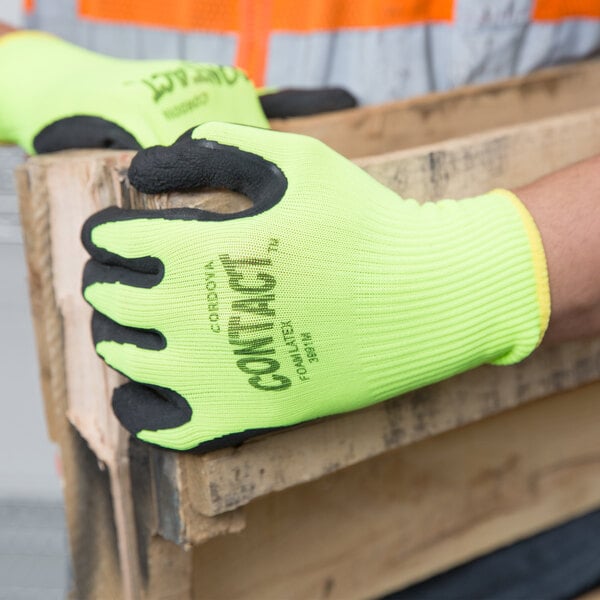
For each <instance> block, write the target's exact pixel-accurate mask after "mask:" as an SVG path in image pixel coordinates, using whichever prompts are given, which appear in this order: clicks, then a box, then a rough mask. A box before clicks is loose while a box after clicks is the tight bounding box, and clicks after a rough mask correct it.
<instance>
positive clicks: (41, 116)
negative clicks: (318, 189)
mask: <svg viewBox="0 0 600 600" xmlns="http://www.w3.org/2000/svg"><path fill="white" fill-rule="evenodd" d="M0 78H1V79H2V81H3V82H4V85H3V88H2V94H1V95H0V140H2V141H5V142H13V143H16V144H18V145H20V146H21V147H22V148H23V149H24V150H25V151H26V152H28V153H30V154H34V153H41V152H51V151H55V150H63V149H66V148H94V147H105V148H133V149H139V148H141V147H147V146H152V145H155V144H170V143H172V142H174V141H175V140H176V139H177V138H178V137H179V136H180V135H181V134H182V133H184V132H185V131H187V130H188V129H190V128H192V127H195V126H197V125H198V124H199V123H201V122H203V121H232V122H237V123H243V124H246V125H253V126H257V127H268V123H267V120H266V117H265V115H264V113H263V111H262V109H261V106H260V102H259V100H258V97H257V94H256V91H255V89H254V86H253V85H252V83H251V82H250V81H249V80H248V78H247V77H246V75H245V74H244V73H243V72H242V71H240V70H239V69H235V68H233V67H224V66H218V65H212V64H203V63H194V62H187V61H182V60H161V61H143V60H122V59H117V58H112V57H108V56H103V55H101V54H96V53H94V52H90V51H88V50H84V49H83V48H80V47H78V46H75V45H73V44H69V43H67V42H65V41H63V40H61V39H59V38H56V37H54V36H52V35H49V34H45V33H40V32H33V31H17V32H14V33H10V34H7V35H5V36H3V37H2V38H0Z"/></svg>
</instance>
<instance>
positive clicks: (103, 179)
mask: <svg viewBox="0 0 600 600" xmlns="http://www.w3.org/2000/svg"><path fill="white" fill-rule="evenodd" d="M597 152H600V109H594V110H589V111H581V112H577V113H569V114H567V115H563V116H561V117H554V118H551V119H546V120H541V121H538V122H534V123H530V124H527V125H523V126H518V127H511V128H504V129H501V130H492V131H489V132H486V133H482V134H478V135H475V136H470V137H466V138H461V139H458V140H451V141H448V142H443V143H440V144H437V145H435V146H429V147H424V148H421V149H419V150H414V151H408V150H406V151H401V152H398V153H393V154H388V155H382V156H380V157H373V158H370V159H365V160H363V161H361V163H360V164H361V165H362V166H363V167H364V168H365V169H366V170H368V171H369V172H370V173H371V174H373V175H374V176H375V177H377V178H378V179H379V180H380V181H382V182H383V183H385V184H386V185H388V186H389V187H392V188H394V189H396V190H397V191H400V192H402V193H403V194H404V195H406V196H408V195H410V196H416V197H419V198H423V199H431V198H433V197H436V196H437V197H440V196H452V195H455V196H458V195H467V194H476V193H479V192H483V191H485V190H486V189H488V188H489V187H492V186H495V185H500V184H502V185H505V186H514V185H518V184H521V183H525V182H527V181H529V180H531V179H533V178H535V177H537V176H540V175H542V174H544V173H546V172H549V171H552V170H555V169H558V168H560V167H561V166H564V165H566V164H569V163H572V162H574V161H576V160H579V159H582V158H584V157H586V156H591V155H593V154H595V153H597ZM129 158H130V154H128V153H115V154H113V155H106V154H98V153H78V154H69V155H63V156H60V157H39V158H35V159H32V160H31V161H30V163H29V164H28V166H26V167H25V170H26V171H28V172H30V173H33V172H35V170H36V169H42V170H44V171H45V173H46V175H45V181H46V187H47V189H46V191H45V192H44V194H45V195H44V194H40V197H44V198H45V200H44V201H46V202H48V203H49V206H51V207H52V208H51V215H52V218H51V227H52V228H53V229H52V235H51V238H52V239H53V240H60V244H59V246H60V248H55V247H54V246H53V253H54V256H53V259H52V264H53V271H54V272H53V274H54V279H53V285H54V287H55V296H56V297H57V309H58V311H59V315H60V316H59V320H61V319H62V322H63V328H64V335H65V339H66V340H67V343H66V345H65V348H66V356H67V374H68V384H67V389H68V398H69V400H68V407H69V408H68V414H69V419H70V420H71V421H72V422H73V423H74V424H75V425H76V427H77V428H78V430H79V431H80V432H81V433H82V434H83V435H84V437H85V438H86V440H87V441H88V443H90V445H91V447H92V448H93V449H94V451H95V452H96V453H97V455H98V456H99V457H100V458H101V459H102V460H105V461H107V462H109V463H110V464H113V463H114V461H116V458H115V457H114V456H113V457H112V458H111V456H110V455H109V454H110V452H114V449H115V447H116V445H115V439H116V438H115V437H114V436H118V435H119V433H118V432H119V431H120V428H119V427H118V425H117V424H116V420H115V419H114V417H113V415H112V412H111V410H110V408H109V405H110V402H109V398H110V386H111V384H112V383H113V382H117V381H118V378H116V377H115V376H114V375H112V374H110V372H109V371H108V370H107V369H105V368H103V367H102V366H101V363H100V362H99V360H98V359H97V357H96V356H95V353H94V351H93V347H92V343H91V339H90V334H89V325H88V323H89V317H90V309H89V307H88V306H87V305H86V304H85V303H84V302H83V300H82V299H81V297H80V294H79V286H80V283H79V274H80V273H81V270H82V268H83V264H84V262H85V260H86V257H85V253H84V252H83V249H82V248H81V246H80V243H79V229H80V226H81V223H82V222H83V220H84V218H85V217H86V216H87V215H88V214H91V213H92V212H94V210H97V209H98V208H99V207H101V206H104V205H106V204H108V203H111V202H116V203H120V204H124V205H126V206H149V207H152V206H165V205H182V204H189V205H196V206H203V207H205V208H208V207H213V209H214V210H216V209H217V206H219V207H220V206H221V205H222V204H223V200H222V197H219V196H218V195H217V196H215V195H202V194H200V195H198V194H196V195H185V194H178V195H174V196H173V197H172V198H169V197H158V198H145V197H143V196H141V195H138V194H136V193H135V191H134V190H131V189H130V188H129V187H128V185H127V181H126V179H125V176H124V174H123V169H124V168H125V166H126V164H127V162H128V160H129ZM73 198H78V199H79V200H78V201H77V207H76V208H73V207H72V206H71V205H70V203H71V202H72V199H73ZM241 202H242V201H241V200H239V198H230V199H228V201H227V203H226V210H238V208H237V207H239V206H241ZM60 211H64V212H65V213H66V214H65V218H64V219H63V218H61V217H60V216H59V215H60V214H61V213H60ZM55 245H56V244H55ZM61 252H62V254H60V253H61ZM59 257H60V258H59ZM57 288H60V290H61V291H59V292H56V289H57ZM65 315H69V316H67V317H65ZM55 320H56V318H55ZM597 355H598V344H597V343H594V342H590V343H587V344H580V345H575V346H572V347H569V348H565V349H550V350H547V351H540V352H538V353H536V355H535V356H534V357H532V358H531V359H530V361H527V362H526V363H524V364H523V365H519V366H517V367H513V368H510V369H491V368H490V369H482V370H479V371H475V372H472V373H469V374H465V375H463V376H461V377H460V378H456V379H454V380H451V381H449V382H445V383H442V384H439V385H438V386H434V387H433V388H429V389H428V390H424V391H421V392H418V393H416V394H413V395H409V396H407V397H406V398H404V399H396V400H393V401H391V402H388V403H386V404H381V405H378V406H376V407H373V408H371V409H369V410H367V411H363V412H360V413H354V414H350V415H345V416H343V417H337V418H333V419H330V420H325V421H321V422H318V423H313V424H309V425H306V426H304V427H300V428H297V429H294V430H290V431H286V432H282V433H280V434H278V435H274V436H268V437H266V438H264V439H260V440H255V441H252V442H250V443H248V444H246V445H244V446H242V447H241V448H239V449H235V450H224V451H221V452H217V453H213V454H211V455H208V456H205V457H197V456H175V457H174V458H172V459H170V460H163V465H167V464H168V465H170V467H169V468H172V469H174V471H173V472H172V473H169V474H168V476H165V477H164V478H163V480H164V481H174V482H175V484H174V485H172V486H171V487H170V488H169V491H168V493H165V494H163V496H162V497H163V498H167V499H168V502H167V501H166V504H165V506H166V507H167V509H166V510H165V511H163V514H167V515H169V517H171V516H172V515H173V514H176V515H178V517H177V519H178V520H177V525H176V527H175V528H174V527H173V526H172V525H173V524H171V526H170V527H167V525H166V521H163V524H164V525H165V531H171V534H169V535H170V536H171V539H173V540H175V541H177V542H178V543H184V544H185V543H186V542H194V543H197V542H199V541H201V540H203V539H206V538H207V537H210V536H211V535H216V534H218V533H223V532H226V531H237V530H239V528H240V527H241V526H242V524H241V521H240V520H239V517H236V518H234V519H229V518H228V519H225V520H212V521H207V520H206V516H213V515H217V514H220V513H223V512H227V511H230V510H232V509H234V508H236V507H240V506H243V505H244V504H246V503H248V502H249V501H251V500H252V499H253V498H256V497H258V496H260V495H263V494H267V493H270V492H272V491H275V490H281V489H285V488H286V487H289V486H292V485H296V484H298V483H301V482H304V481H308V480H311V479H314V478H318V477H321V476H323V475H325V474H328V473H330V472H332V471H333V470H336V469H340V468H344V467H346V466H348V465H351V464H354V463H356V462H359V461H361V460H364V459H366V458H369V457H371V456H374V455H376V454H378V453H381V452H385V451H388V450H389V449H391V448H393V447H396V446H398V445H402V444H406V443H410V442H412V441H414V440H417V439H421V437H423V435H431V434H433V433H439V432H441V431H446V430H448V429H451V428H453V427H458V426H460V425H462V424H464V423H467V422H470V421H473V420H478V419H481V418H483V417H485V416H488V415H491V414H494V413H495V412H498V411H500V410H505V409H506V408H509V407H512V406H515V405H517V404H519V403H522V402H526V401H529V400H531V399H534V398H539V397H542V396H544V395H547V394H548V393H553V392H557V391H560V390H564V389H568V388H572V387H575V386H577V385H581V384H582V383H586V382H590V381H594V380H596V379H598V378H600V371H599V369H600V366H599V364H600V362H599V361H598V359H597ZM69 356H70V357H71V358H70V359H69V358H68V357H69ZM69 361H71V362H69ZM84 374H85V376H83V375H84ZM69 378H70V379H69ZM111 378H112V379H111ZM414 398H419V401H418V402H416V401H415V400H414ZM442 407H445V408H442ZM428 411H429V412H428ZM426 414H429V416H428V417H427V418H426V417H425V416H424V415H426ZM390 415H395V416H393V417H392V416H390ZM397 415H403V416H402V418H400V417H398V416H397ZM424 420H425V421H426V423H427V424H426V426H423V422H424ZM419 428H421V429H419ZM398 430H402V431H403V432H405V433H404V434H403V435H397V434H394V433H393V432H394V431H398ZM423 432H429V433H425V434H424V433H423ZM283 466H285V468H283ZM182 490H183V492H182ZM175 509H176V513H175V512H174V510H175ZM175 531H176V532H177V534H176V535H175V533H174V532H175Z"/></svg>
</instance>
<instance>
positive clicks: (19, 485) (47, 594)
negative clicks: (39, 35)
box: [0, 0, 68, 600]
mask: <svg viewBox="0 0 600 600" xmlns="http://www.w3.org/2000/svg"><path fill="white" fill-rule="evenodd" d="M21 4H22V3H21V0H0V21H5V22H8V23H10V24H11V25H15V26H19V25H21V24H22V16H21ZM22 160H23V155H22V153H21V152H20V151H19V150H17V149H16V148H14V147H2V146H0V272H1V273H2V274H3V279H2V285H1V286H0V288H1V289H2V294H0V331H1V332H2V336H3V343H2V344H0V377H1V379H2V382H3V390H4V398H3V399H2V407H3V413H4V416H3V418H0V598H1V599H2V600H4V599H6V600H19V599H29V598H31V599H34V598H35V599H37V598H44V599H53V598H64V597H65V595H66V587H67V586H66V581H67V572H68V566H67V563H68V560H67V541H66V529H65V523H64V515H63V509H62V500H61V486H60V479H59V476H58V469H57V464H56V456H55V448H54V446H53V444H52V443H51V442H50V441H49V440H48V435H47V433H46V426H45V423H44V415H43V405H42V399H41V392H40V387H39V377H38V367H37V358H36V353H35V344H34V338H33V330H32V324H31V318H30V307H29V294H28V291H27V270H26V266H25V259H24V252H23V242H22V238H21V230H20V226H19V216H18V206H17V198H16V194H15V189H14V183H13V175H12V172H13V169H14V167H15V166H16V165H17V164H19V163H20V162H21V161H22Z"/></svg>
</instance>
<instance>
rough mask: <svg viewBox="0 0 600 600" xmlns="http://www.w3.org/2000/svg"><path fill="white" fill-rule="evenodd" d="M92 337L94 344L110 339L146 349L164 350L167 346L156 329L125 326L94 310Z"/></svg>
mask: <svg viewBox="0 0 600 600" xmlns="http://www.w3.org/2000/svg"><path fill="white" fill-rule="evenodd" d="M92 338H93V340H94V345H95V346H97V345H98V344H99V343H100V342H106V341H112V342H117V343H119V344H134V345H135V346H137V347H138V348H146V349H147V350H164V348H166V347H167V342H166V340H165V338H164V336H163V335H162V333H160V332H159V331H157V330H156V329H136V328H134V327H125V326H123V325H120V324H119V323H117V322H115V321H113V320H112V319H109V318H108V317H107V316H105V315H103V314H102V313H99V312H98V311H94V314H93V316H92Z"/></svg>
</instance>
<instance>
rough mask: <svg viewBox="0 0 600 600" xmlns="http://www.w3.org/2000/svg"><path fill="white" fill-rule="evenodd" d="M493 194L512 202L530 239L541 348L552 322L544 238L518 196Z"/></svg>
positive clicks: (502, 192)
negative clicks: (549, 323) (538, 308)
mask: <svg viewBox="0 0 600 600" xmlns="http://www.w3.org/2000/svg"><path fill="white" fill-rule="evenodd" d="M493 193H495V194H500V195H502V196H504V197H505V198H507V199H508V200H510V201H511V202H512V204H513V206H514V207H515V208H516V209H517V212H518V213H519V215H520V216H521V219H522V221H523V225H525V231H526V232H527V237H528V238H529V245H530V247H531V256H532V260H533V268H534V271H535V281H536V288H537V297H538V305H539V307H540V338H539V340H538V343H537V345H538V346H539V345H540V343H541V341H542V339H543V337H544V334H545V333H546V329H548V321H549V320H550V284H549V282H548V265H547V263H546V254H545V252H544V246H543V244H542V236H541V235H540V232H539V230H538V228H537V225H536V224H535V221H534V220H533V217H532V216H531V213H530V212H529V211H528V210H527V208H526V207H525V205H524V204H523V203H522V202H521V200H520V199H519V198H518V197H517V195H516V194H513V193H512V192H510V191H508V190H504V189H495V190H493Z"/></svg>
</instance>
